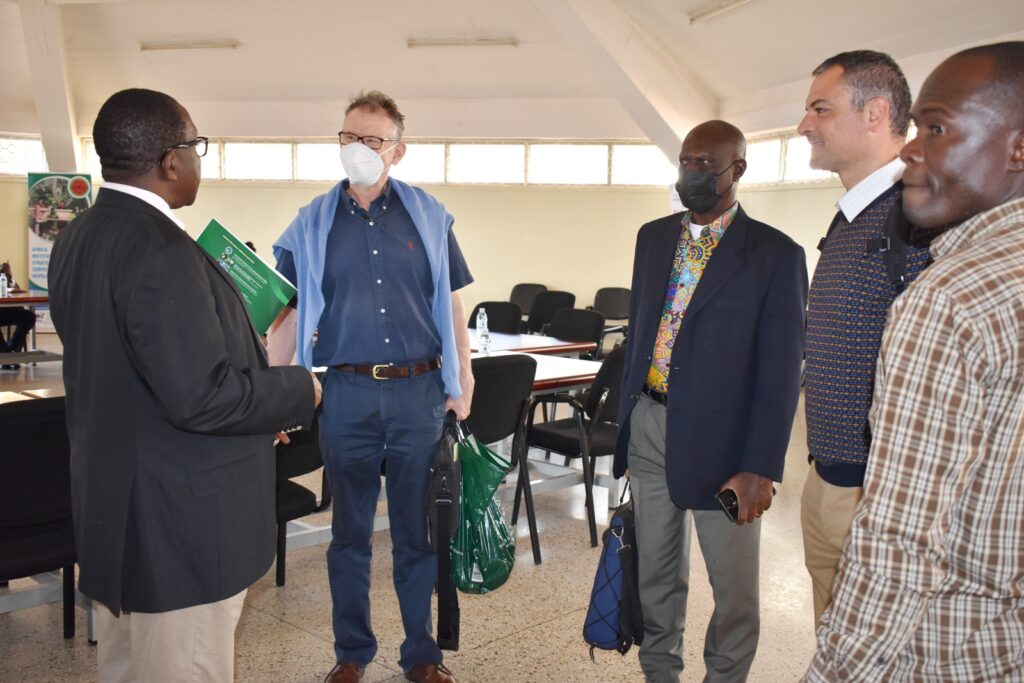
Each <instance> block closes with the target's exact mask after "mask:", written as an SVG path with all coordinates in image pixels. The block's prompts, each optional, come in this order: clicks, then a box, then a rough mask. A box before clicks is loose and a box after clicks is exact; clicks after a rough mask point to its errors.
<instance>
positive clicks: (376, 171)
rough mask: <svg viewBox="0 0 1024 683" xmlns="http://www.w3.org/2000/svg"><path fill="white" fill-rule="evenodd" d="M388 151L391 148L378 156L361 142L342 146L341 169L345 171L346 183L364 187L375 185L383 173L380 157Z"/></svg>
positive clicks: (382, 162)
mask: <svg viewBox="0 0 1024 683" xmlns="http://www.w3.org/2000/svg"><path fill="white" fill-rule="evenodd" d="M390 149H391V147H389V148H388V149H386V150H384V151H382V152H380V154H378V153H377V152H374V151H373V150H372V149H370V148H369V147H367V146H366V145H364V144H363V143H361V142H350V143H349V144H347V145H343V146H342V148H341V167H342V168H343V169H345V175H346V176H347V177H348V181H349V182H350V183H352V184H353V185H362V186H366V187H369V186H370V185H374V184H376V182H377V181H378V180H380V176H381V174H382V173H384V161H383V160H382V159H381V158H380V155H381V154H383V153H384V152H387V151H389V150H390Z"/></svg>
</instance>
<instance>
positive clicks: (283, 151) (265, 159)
mask: <svg viewBox="0 0 1024 683" xmlns="http://www.w3.org/2000/svg"><path fill="white" fill-rule="evenodd" d="M224 177H225V178H228V179H231V180H291V178H292V146H291V143H288V142H225V143H224Z"/></svg>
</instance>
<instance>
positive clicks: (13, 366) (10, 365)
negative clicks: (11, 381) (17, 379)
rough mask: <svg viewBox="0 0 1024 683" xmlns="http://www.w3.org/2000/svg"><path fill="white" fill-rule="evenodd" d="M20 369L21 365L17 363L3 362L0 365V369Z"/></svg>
mask: <svg viewBox="0 0 1024 683" xmlns="http://www.w3.org/2000/svg"><path fill="white" fill-rule="evenodd" d="M20 369H21V366H20V365H18V364H17V363H5V364H4V365H0V370H20Z"/></svg>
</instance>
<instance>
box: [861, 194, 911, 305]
mask: <svg viewBox="0 0 1024 683" xmlns="http://www.w3.org/2000/svg"><path fill="white" fill-rule="evenodd" d="M899 190H900V195H899V196H902V190H903V184H902V183H899ZM899 196H897V201H896V203H895V204H893V207H892V208H891V209H890V210H889V215H888V216H886V218H885V227H884V228H883V230H882V237H879V238H876V239H872V240H868V242H867V248H866V250H865V253H868V254H873V253H881V254H882V260H883V261H884V262H885V271H886V273H887V274H888V275H889V281H890V282H892V285H893V287H895V289H896V295H897V296H899V294H901V293H902V292H903V290H904V289H906V288H907V254H908V252H909V251H910V230H911V226H910V221H908V220H907V217H906V216H904V215H903V210H902V208H901V205H900V202H899Z"/></svg>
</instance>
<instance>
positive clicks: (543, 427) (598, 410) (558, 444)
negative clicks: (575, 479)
mask: <svg viewBox="0 0 1024 683" xmlns="http://www.w3.org/2000/svg"><path fill="white" fill-rule="evenodd" d="M625 353H626V347H625V346H620V347H618V348H616V349H614V350H612V351H611V352H610V353H609V354H608V356H607V357H606V358H605V359H604V362H603V363H601V369H600V370H598V372H597V376H596V377H595V378H594V381H593V383H592V384H591V385H590V388H589V389H587V391H586V392H585V393H583V394H581V395H580V396H578V397H577V396H572V395H569V394H549V395H545V396H538V397H536V398H535V399H534V400H533V403H532V405H531V408H530V418H529V420H528V423H527V445H528V446H529V447H530V448H540V449H542V450H545V451H548V452H549V453H558V454H560V455H563V456H565V457H566V462H568V459H569V458H580V460H581V464H582V465H583V485H584V487H585V489H586V501H587V502H586V505H587V523H588V524H589V525H590V545H591V546H592V547H594V546H597V522H596V520H595V518H594V488H593V487H594V468H595V465H596V464H597V458H598V457H599V456H602V455H611V454H612V453H614V451H615V438H616V435H617V434H618V429H619V428H618V425H617V424H615V413H616V411H617V410H618V406H619V387H620V385H621V383H622V364H623V358H624V356H625ZM554 403H567V404H569V405H570V406H572V407H573V408H574V409H575V413H576V414H575V415H574V416H573V417H568V418H564V419H561V420H553V421H551V422H542V423H537V424H535V423H534V421H533V418H534V414H535V412H536V411H535V410H534V408H536V406H538V405H544V404H554ZM522 493H523V492H522V490H521V489H520V488H519V487H517V488H516V500H515V503H514V504H513V506H512V523H513V524H515V522H516V520H517V519H518V518H519V498H520V496H521V495H522Z"/></svg>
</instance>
